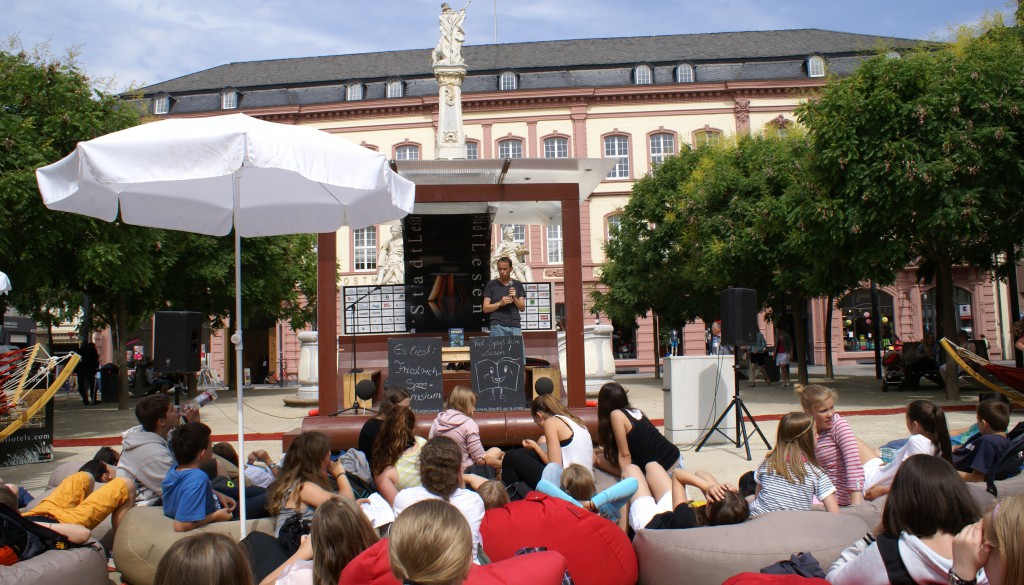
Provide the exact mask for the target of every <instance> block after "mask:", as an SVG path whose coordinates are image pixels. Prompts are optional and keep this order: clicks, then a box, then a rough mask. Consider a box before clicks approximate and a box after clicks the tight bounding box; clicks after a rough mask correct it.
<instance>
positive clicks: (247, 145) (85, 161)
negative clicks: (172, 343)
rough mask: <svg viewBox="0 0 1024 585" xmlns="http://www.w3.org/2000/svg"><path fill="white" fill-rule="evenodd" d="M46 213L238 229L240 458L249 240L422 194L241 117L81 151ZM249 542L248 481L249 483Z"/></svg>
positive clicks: (307, 229) (45, 179) (329, 226)
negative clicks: (245, 241)
mask: <svg viewBox="0 0 1024 585" xmlns="http://www.w3.org/2000/svg"><path fill="white" fill-rule="evenodd" d="M36 179H37V181H38V183H39V191H40V192H41V193H42V196H43V203H44V204H45V205H46V206H47V207H48V208H50V209H55V210H60V211H70V212H72V213H78V214H82V215H88V216H91V217H95V218H98V219H102V220H105V221H114V220H115V219H116V218H117V216H118V211H119V210H120V215H121V221H123V222H125V223H129V224H134V225H141V226H147V227H155V228H164V229H173V230H181V231H188V232H194V233H199V234H207V235H213V236H222V235H226V234H228V233H229V232H230V231H231V229H232V227H234V228H235V319H234V324H235V333H234V335H232V336H231V341H232V342H233V343H234V344H235V354H236V359H235V371H236V376H235V380H236V385H237V397H238V405H237V408H238V452H239V454H240V456H241V457H245V431H244V428H243V421H244V412H243V406H242V391H243V389H242V349H243V346H242V292H241V291H242V287H241V284H242V272H241V270H242V269H241V256H240V246H241V240H240V237H241V236H247V237H249V236H273V235H283V234H297V233H325V232H333V231H336V230H337V229H338V228H339V227H341V226H343V225H348V226H352V227H356V228H361V227H366V226H369V225H373V224H376V223H382V222H385V221H389V220H393V219H398V218H401V217H404V216H405V215H407V214H408V213H409V212H411V211H412V208H413V201H414V199H415V192H414V185H413V184H412V183H411V182H409V181H407V180H406V179H404V178H402V177H400V176H399V175H398V174H397V173H395V172H393V171H392V170H391V168H390V167H389V165H388V162H387V160H386V158H385V157H384V155H382V154H379V153H377V152H373V151H371V150H368V149H366V148H363V147H361V146H358V145H355V144H353V143H351V142H348V141H346V140H343V139H341V138H338V137H335V136H331V135H330V134H327V133H326V132H322V131H320V130H316V129H313V128H308V127H300V126H291V125H285V124H275V123H272V122H265V121H262V120H257V119H255V118H251V117H249V116H246V115H244V114H232V115H227V116H216V117H207V118H189V119H171V120H163V121H160V122H153V123H150V124H143V125H140V126H136V127H134V128H129V129H127V130H122V131H120V132H114V133H112V134H108V135H106V136H101V137H99V138H95V139H93V140H90V141H88V142H80V143H79V144H78V146H77V147H76V148H75V151H74V152H72V153H71V154H69V155H68V156H66V157H64V158H63V159H61V160H60V161H57V162H56V163H54V164H52V165H48V166H45V167H42V168H40V169H37V170H36ZM239 496H240V499H241V500H242V501H240V502H239V506H241V508H240V515H241V521H242V526H241V534H242V536H243V537H244V536H245V520H246V518H245V506H244V501H245V482H239Z"/></svg>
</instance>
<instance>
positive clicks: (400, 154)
mask: <svg viewBox="0 0 1024 585" xmlns="http://www.w3.org/2000/svg"><path fill="white" fill-rule="evenodd" d="M413 153H415V155H416V156H410V155H411V154H413ZM395 160H420V147H419V146H417V145H415V144H403V145H401V146H398V147H395Z"/></svg>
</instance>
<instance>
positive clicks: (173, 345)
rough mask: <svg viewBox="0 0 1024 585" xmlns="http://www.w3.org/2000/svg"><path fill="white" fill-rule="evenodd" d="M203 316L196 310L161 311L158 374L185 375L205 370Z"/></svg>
mask: <svg viewBox="0 0 1024 585" xmlns="http://www.w3.org/2000/svg"><path fill="white" fill-rule="evenodd" d="M202 332H203V315H202V313H196V312H193V311H157V313H156V320H155V323H154V338H155V342H154V344H153V346H154V347H153V367H154V368H155V369H156V371H158V372H163V373H169V374H185V373H189V372H198V371H199V370H200V369H202V361H201V355H200V354H201V352H200V347H201V345H202Z"/></svg>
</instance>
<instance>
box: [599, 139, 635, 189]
mask: <svg viewBox="0 0 1024 585" xmlns="http://www.w3.org/2000/svg"><path fill="white" fill-rule="evenodd" d="M602 146H603V151H604V158H617V159H619V162H617V163H615V166H614V167H612V170H610V171H608V176H607V177H605V178H606V179H628V178H629V137H628V136H624V135H622V134H612V135H611V136H605V137H604V144H603V145H602Z"/></svg>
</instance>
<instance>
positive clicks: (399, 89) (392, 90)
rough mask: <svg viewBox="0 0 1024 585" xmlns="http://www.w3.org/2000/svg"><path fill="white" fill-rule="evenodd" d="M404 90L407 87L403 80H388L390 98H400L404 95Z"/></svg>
mask: <svg viewBox="0 0 1024 585" xmlns="http://www.w3.org/2000/svg"><path fill="white" fill-rule="evenodd" d="M404 90H405V87H404V86H403V85H402V82H401V81H399V80H397V79H393V80H391V81H389V82H388V87H387V96H388V98H400V97H402V96H403V95H404V93H405V91H404Z"/></svg>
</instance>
